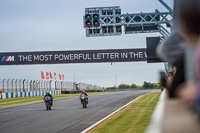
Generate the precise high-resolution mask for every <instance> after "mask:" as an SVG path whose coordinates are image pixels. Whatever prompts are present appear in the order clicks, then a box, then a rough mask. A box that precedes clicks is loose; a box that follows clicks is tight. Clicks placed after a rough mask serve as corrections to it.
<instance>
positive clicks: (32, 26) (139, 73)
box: [0, 0, 173, 87]
mask: <svg viewBox="0 0 200 133" xmlns="http://www.w3.org/2000/svg"><path fill="white" fill-rule="evenodd" d="M165 1H166V2H167V3H168V4H170V5H172V3H173V2H172V1H173V0H165ZM108 6H120V7H121V10H122V14H124V13H140V12H143V13H144V12H154V11H155V9H158V10H160V11H167V10H166V9H165V8H164V7H163V6H162V5H161V4H160V3H159V2H158V1H157V0H85V1H82V0H71V1H69V0H32V1H31V0H0V46H1V48H0V52H28V51H61V50H62V51H65V50H90V49H127V48H131V49H132V48H146V37H157V36H160V34H159V33H151V34H124V33H123V34H122V35H121V36H106V37H86V35H85V29H84V28H83V15H84V13H85V8H89V7H108ZM160 70H164V64H163V63H154V64H148V63H146V62H126V63H125V62H124V63H123V62H122V63H114V64H112V65H111V63H90V64H56V65H16V66H0V78H1V79H4V78H5V79H35V80H39V79H41V71H44V72H46V71H47V72H52V73H53V72H56V73H61V74H64V75H65V80H66V81H74V77H75V81H76V82H83V83H90V84H96V85H98V86H103V87H107V86H114V85H115V81H116V83H117V85H119V84H120V83H125V84H132V83H136V84H138V85H142V84H143V82H144V81H147V82H158V76H159V75H158V73H159V71H160ZM115 75H116V80H115Z"/></svg>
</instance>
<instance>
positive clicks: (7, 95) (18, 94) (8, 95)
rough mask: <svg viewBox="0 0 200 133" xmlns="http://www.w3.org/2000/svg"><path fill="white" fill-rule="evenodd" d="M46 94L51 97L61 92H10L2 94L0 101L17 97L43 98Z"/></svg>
mask: <svg viewBox="0 0 200 133" xmlns="http://www.w3.org/2000/svg"><path fill="white" fill-rule="evenodd" d="M47 92H49V93H50V94H51V95H57V94H61V90H54V91H29V92H11V93H8V92H7V93H2V95H1V98H2V99H8V98H17V97H32V96H44V95H45V94H46V93H47Z"/></svg>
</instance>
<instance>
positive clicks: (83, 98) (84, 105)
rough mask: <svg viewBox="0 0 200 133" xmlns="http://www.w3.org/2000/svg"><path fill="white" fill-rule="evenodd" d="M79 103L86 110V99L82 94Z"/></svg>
mask: <svg viewBox="0 0 200 133" xmlns="http://www.w3.org/2000/svg"><path fill="white" fill-rule="evenodd" d="M80 100H81V103H82V105H83V108H87V103H88V98H87V96H86V95H85V94H82V95H81V97H80Z"/></svg>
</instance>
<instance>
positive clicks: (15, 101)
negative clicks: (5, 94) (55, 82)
mask: <svg viewBox="0 0 200 133" xmlns="http://www.w3.org/2000/svg"><path fill="white" fill-rule="evenodd" d="M101 93H109V92H90V93H88V95H95V94H101ZM79 95H80V94H79V93H78V94H61V95H53V97H54V99H61V98H69V97H76V96H79ZM43 97H44V96H35V97H19V98H10V99H0V108H5V107H12V106H17V105H23V104H30V103H37V102H42V101H43Z"/></svg>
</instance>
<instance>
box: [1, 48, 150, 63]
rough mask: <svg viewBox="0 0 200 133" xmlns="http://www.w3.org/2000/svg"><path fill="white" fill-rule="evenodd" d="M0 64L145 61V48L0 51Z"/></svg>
mask: <svg viewBox="0 0 200 133" xmlns="http://www.w3.org/2000/svg"><path fill="white" fill-rule="evenodd" d="M0 59H1V62H0V65H26V64H29V65H30V64H62V63H98V62H132V61H146V60H147V54H146V48H141V49H107V50H76V51H41V52H10V53H0Z"/></svg>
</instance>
